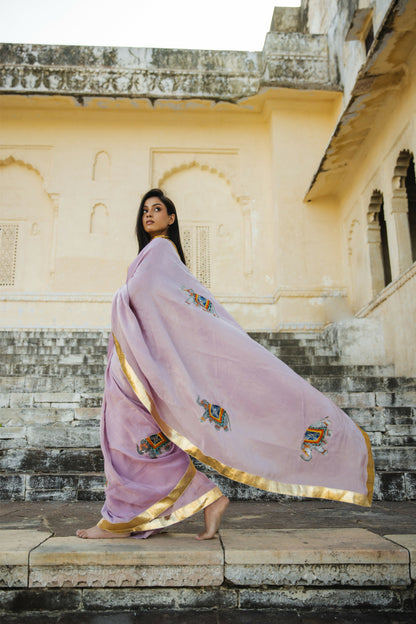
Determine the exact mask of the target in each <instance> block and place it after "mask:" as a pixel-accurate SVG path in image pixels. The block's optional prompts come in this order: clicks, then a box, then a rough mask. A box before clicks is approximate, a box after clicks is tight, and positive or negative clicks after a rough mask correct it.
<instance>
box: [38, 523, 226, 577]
mask: <svg viewBox="0 0 416 624" xmlns="http://www.w3.org/2000/svg"><path fill="white" fill-rule="evenodd" d="M223 579H224V576H223V553H222V549H221V545H220V543H219V540H218V539H214V540H210V541H206V542H198V541H196V540H195V539H194V536H193V535H190V534H189V535H188V534H178V533H176V534H168V533H165V534H161V535H156V536H154V537H153V538H152V539H151V540H142V539H134V538H127V539H125V538H124V539H123V538H120V539H117V538H116V539H110V540H81V539H79V538H77V537H55V538H53V539H51V540H48V541H47V542H45V543H44V544H42V545H41V546H40V547H39V548H38V549H36V550H35V551H34V552H33V553H32V554H31V556H30V570H29V587H34V588H36V587H140V586H142V587H143V586H144V587H152V586H162V587H173V586H202V585H208V586H216V585H221V584H222V582H223Z"/></svg>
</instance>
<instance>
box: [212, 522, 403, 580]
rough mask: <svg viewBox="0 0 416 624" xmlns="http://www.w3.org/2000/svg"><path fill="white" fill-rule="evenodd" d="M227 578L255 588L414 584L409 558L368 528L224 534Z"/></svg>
mask: <svg viewBox="0 0 416 624" xmlns="http://www.w3.org/2000/svg"><path fill="white" fill-rule="evenodd" d="M221 539H222V542H223V545H224V553H225V571H224V576H225V579H226V580H228V581H230V582H232V583H234V584H236V585H243V586H247V585H248V586H250V585H263V584H265V585H306V586H314V585H321V586H322V585H327V586H328V585H345V586H365V585H368V586H371V585H373V586H374V585H377V586H386V585H387V586H391V585H409V584H410V582H411V580H410V576H409V554H408V552H407V551H406V550H405V549H404V548H403V547H401V546H398V545H395V544H393V543H392V542H389V541H388V540H386V539H384V538H382V537H380V536H378V535H376V534H374V533H371V532H370V531H367V530H366V529H326V530H322V529H304V530H298V529H288V530H276V529H271V530H259V531H256V532H255V533H254V534H253V532H252V531H244V530H239V531H233V530H222V531H221Z"/></svg>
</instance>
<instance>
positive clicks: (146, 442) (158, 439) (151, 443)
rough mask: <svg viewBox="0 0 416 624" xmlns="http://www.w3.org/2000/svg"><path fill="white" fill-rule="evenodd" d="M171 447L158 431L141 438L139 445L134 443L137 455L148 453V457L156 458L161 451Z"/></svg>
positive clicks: (165, 451)
mask: <svg viewBox="0 0 416 624" xmlns="http://www.w3.org/2000/svg"><path fill="white" fill-rule="evenodd" d="M171 448H172V443H171V441H170V440H168V438H167V437H166V436H165V435H164V434H163V433H162V432H161V431H159V432H158V433H154V434H153V435H151V436H149V437H148V438H144V439H143V440H141V442H140V445H139V444H136V449H137V452H138V454H139V455H148V456H149V457H150V459H156V458H157V457H158V456H159V455H162V453H167V452H168V451H170V449H171Z"/></svg>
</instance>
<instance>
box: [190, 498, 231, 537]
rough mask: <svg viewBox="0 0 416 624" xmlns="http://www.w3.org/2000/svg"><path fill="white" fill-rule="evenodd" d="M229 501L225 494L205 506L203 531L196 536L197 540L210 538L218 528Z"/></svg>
mask: <svg viewBox="0 0 416 624" xmlns="http://www.w3.org/2000/svg"><path fill="white" fill-rule="evenodd" d="M229 502H230V501H229V500H228V498H227V497H226V496H221V498H218V499H217V500H216V501H214V502H213V503H211V505H208V507H205V509H204V514H205V531H204V532H203V533H200V534H199V535H197V536H196V538H195V539H197V540H204V539H212V538H213V537H214V536H215V534H216V532H217V531H218V529H219V526H220V522H221V518H222V515H223V513H224V511H225V510H226V509H227V507H228V503H229Z"/></svg>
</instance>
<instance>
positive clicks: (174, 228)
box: [136, 188, 186, 264]
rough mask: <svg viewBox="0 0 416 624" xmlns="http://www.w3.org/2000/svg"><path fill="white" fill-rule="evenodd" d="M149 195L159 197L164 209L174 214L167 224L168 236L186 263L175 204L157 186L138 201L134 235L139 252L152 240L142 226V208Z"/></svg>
mask: <svg viewBox="0 0 416 624" xmlns="http://www.w3.org/2000/svg"><path fill="white" fill-rule="evenodd" d="M150 197H157V198H158V199H160V201H161V202H162V203H163V204H164V205H165V206H166V210H167V211H168V214H170V215H171V214H174V215H175V220H174V222H173V223H171V224H170V226H169V229H168V236H169V238H170V240H171V241H172V242H173V243H175V245H176V249H177V250H178V254H179V256H180V259H181V260H182V262H183V263H184V264H186V262H185V254H184V253H183V249H182V244H181V236H180V234H179V223H178V215H177V212H176V208H175V204H174V203H173V201H172V200H171V199H169V197H166V195H165V194H164V192H163V191H161V190H160V189H158V188H154V189H150V191H147V193H145V194H144V195H143V197H142V201H141V202H140V206H139V212H138V214H137V221H136V236H137V242H138V243H139V252H140V251H141V250H142V249H144V248H145V247H146V245H147V244H148V243H150V241H151V240H152V239H151V238H150V235H149V234H148V233H147V232H145V230H144V227H143V208H144V205H145V203H146V201H147V200H148V199H150Z"/></svg>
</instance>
